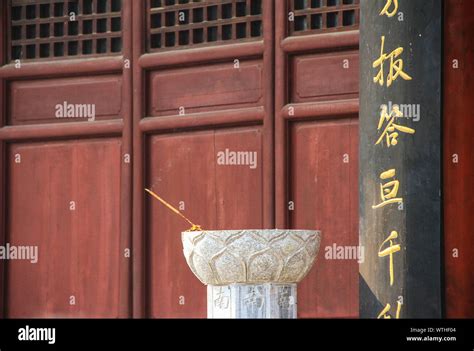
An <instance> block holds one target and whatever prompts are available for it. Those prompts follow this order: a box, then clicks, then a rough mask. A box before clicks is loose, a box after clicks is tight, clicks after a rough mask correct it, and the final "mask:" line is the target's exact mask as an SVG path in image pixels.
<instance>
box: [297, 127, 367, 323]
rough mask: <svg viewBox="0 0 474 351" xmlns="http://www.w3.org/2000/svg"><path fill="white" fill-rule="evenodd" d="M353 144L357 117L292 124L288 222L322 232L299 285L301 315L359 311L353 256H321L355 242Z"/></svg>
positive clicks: (355, 313) (355, 162) (355, 157)
mask: <svg viewBox="0 0 474 351" xmlns="http://www.w3.org/2000/svg"><path fill="white" fill-rule="evenodd" d="M357 148H358V125H357V119H342V120H334V121H317V122H306V123H296V124H295V125H294V126H292V128H291V149H290V155H291V156H290V157H291V161H290V162H291V166H290V167H291V176H290V184H291V185H290V186H291V190H290V191H291V201H293V202H294V204H295V208H294V210H293V211H290V223H291V227H292V228H298V229H319V230H321V231H322V241H321V247H320V251H319V254H318V259H317V262H316V263H315V266H314V267H313V269H312V270H311V271H310V273H309V275H308V276H307V277H306V278H305V279H304V280H303V281H302V282H301V283H300V284H299V286H298V315H299V317H313V318H314V317H332V318H333V317H342V318H346V317H352V318H355V317H357V316H358V302H359V300H358V291H359V290H358V289H359V288H358V264H357V260H355V259H347V258H346V259H341V260H339V259H329V258H327V257H326V256H325V253H326V252H325V251H326V248H328V247H329V248H331V249H332V247H333V246H334V245H336V247H346V246H351V247H356V246H357V245H358V242H359V236H358V196H357V194H358V166H357V165H358V149H357Z"/></svg>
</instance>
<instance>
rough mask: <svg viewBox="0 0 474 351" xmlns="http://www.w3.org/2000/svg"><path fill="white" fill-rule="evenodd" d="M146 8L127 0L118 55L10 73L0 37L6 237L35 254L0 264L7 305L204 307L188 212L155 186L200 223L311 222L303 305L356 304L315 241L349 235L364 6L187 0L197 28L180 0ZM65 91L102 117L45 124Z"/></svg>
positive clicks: (162, 310)
mask: <svg viewBox="0 0 474 351" xmlns="http://www.w3.org/2000/svg"><path fill="white" fill-rule="evenodd" d="M12 1H13V0H12ZM15 1H16V0H15ZM45 2H46V1H45ZM158 3H159V1H152V0H136V1H131V0H123V1H122V4H123V5H122V13H121V18H122V26H121V36H122V43H123V46H122V50H121V52H120V53H115V54H110V55H108V54H107V55H104V57H101V56H100V55H98V56H97V57H96V56H94V55H93V56H91V57H94V59H87V57H84V55H82V54H81V55H79V56H80V57H78V58H71V57H66V58H64V59H61V60H56V59H54V60H49V59H38V60H36V61H35V62H34V63H30V62H31V61H28V60H25V62H24V63H22V68H21V69H16V68H15V67H14V65H13V63H12V62H11V61H10V60H7V57H9V55H7V54H8V53H7V49H6V48H7V43H6V42H5V40H6V39H7V38H5V37H4V36H2V37H1V38H0V40H1V42H0V48H2V49H3V52H2V55H0V57H1V59H2V60H4V61H2V62H0V63H4V64H5V65H3V66H2V67H1V68H0V82H1V84H0V99H1V100H0V101H1V104H0V106H2V109H1V116H2V118H1V119H0V122H1V124H0V141H1V142H0V156H1V157H2V158H0V162H2V164H1V169H2V171H3V170H4V172H2V173H1V174H0V184H2V189H5V192H2V193H1V198H0V200H1V201H0V204H1V206H2V211H0V216H3V215H4V214H6V218H2V217H0V220H2V223H6V225H5V226H2V227H1V229H2V232H1V234H2V235H1V238H2V241H3V242H8V241H15V242H16V241H18V242H20V241H24V242H30V243H39V245H40V255H41V254H42V252H43V254H44V255H45V256H44V259H41V263H39V264H38V265H37V266H31V265H29V264H26V263H24V262H8V263H7V264H6V267H3V268H5V269H3V268H2V270H1V271H0V274H4V275H3V276H1V277H0V278H3V279H2V281H4V282H5V284H3V289H2V293H4V294H5V298H4V299H1V301H2V302H3V303H2V307H3V308H4V310H5V315H6V316H11V317H14V316H25V317H26V316H40V317H41V316H84V317H89V316H93V317H95V316H97V317H126V316H132V315H133V316H135V317H153V318H159V317H204V316H205V313H206V300H205V287H204V286H202V285H201V284H200V283H199V281H198V280H197V279H196V278H195V277H194V276H193V275H192V274H191V272H190V271H189V269H188V267H187V266H186V264H185V261H184V259H183V255H182V251H181V250H182V249H181V239H180V232H181V231H182V230H185V229H187V224H186V223H185V222H183V221H182V220H181V219H180V218H178V217H176V216H175V215H174V214H173V213H171V212H170V211H169V210H167V209H166V208H164V207H163V206H162V205H161V204H159V203H157V202H156V201H154V200H153V199H152V198H150V197H148V196H146V195H145V192H144V190H143V189H144V188H145V187H149V188H151V189H153V190H154V191H156V192H157V193H158V194H159V195H161V196H162V197H164V198H165V199H167V200H168V201H169V202H171V203H172V204H173V205H175V206H180V205H184V210H183V213H184V214H185V215H186V216H188V217H189V218H191V219H192V220H193V221H195V222H197V223H199V224H201V225H202V226H203V227H204V228H206V229H223V228H226V229H235V228H274V227H278V228H284V227H290V228H308V229H321V230H322V232H323V242H322V247H321V253H320V256H319V261H318V263H317V264H316V266H315V268H314V269H313V270H312V271H311V273H310V275H309V276H308V277H307V278H306V279H305V280H304V282H303V283H302V284H301V285H300V287H299V297H298V303H299V315H300V317H357V316H358V287H357V284H358V276H357V272H358V269H357V262H356V261H355V260H326V259H325V258H324V248H325V247H326V246H331V245H333V244H336V245H342V246H346V245H349V246H356V245H357V244H358V234H357V227H358V225H357V223H358V197H357V174H358V170H357V167H358V165H357V157H358V155H357V148H358V145H357V140H358V135H357V123H358V122H357V121H358V53H357V50H358V30H357V28H358V25H357V23H358V18H359V14H358V10H357V9H358V1H357V0H354V1H348V2H345V3H344V4H337V5H336V4H333V2H331V1H330V2H326V1H322V2H321V7H311V6H310V2H305V1H299V0H288V1H272V0H262V2H261V4H262V7H261V8H262V9H263V10H262V11H261V12H259V11H258V8H259V4H260V1H258V0H239V1H230V0H226V1H223V2H220V5H215V4H204V3H203V4H201V3H189V4H188V3H186V4H184V5H183V6H184V7H182V8H181V9H184V11H188V12H187V13H188V14H189V15H190V16H192V17H191V18H192V20H193V21H195V20H196V21H197V23H193V24H189V23H179V25H178V23H177V22H178V18H177V16H178V13H179V11H178V10H179V9H180V7H179V6H181V4H176V6H174V5H173V6H171V5H170V6H171V7H169V8H167V9H166V11H165V10H163V9H162V8H161V7H160V6H159V5H158ZM237 3H239V4H237ZM314 3H316V2H314ZM229 4H231V6H230V7H229V6H228V5H229ZM232 4H233V5H232ZM243 4H244V5H243ZM208 5H209V6H208ZM326 5H327V6H326ZM2 6H3V8H2V12H1V13H2V17H1V20H2V22H1V27H2V29H3V30H2V32H5V33H7V32H8V30H7V28H8V27H9V19H8V18H7V11H6V7H7V4H6V3H5V2H2ZM216 11H217V12H216ZM229 11H230V12H229ZM232 11H234V12H232ZM165 12H167V13H168V12H169V13H171V14H169V15H168V14H167V13H165ZM289 12H293V13H294V14H295V18H294V20H292V21H288V13H289ZM216 13H217V14H221V15H216ZM229 13H230V14H231V18H230V19H229V17H228V16H229ZM216 16H217V17H219V16H222V17H226V19H225V20H224V19H222V21H221V20H219V21H217V20H216V18H217V17H216ZM99 17H100V16H99ZM99 17H97V16H95V17H94V16H93V17H91V18H93V19H94V20H95V19H97V18H99ZM234 17H235V18H234ZM199 18H201V20H200V19H199ZM204 18H206V19H207V21H204ZM213 21H217V22H213ZM208 22H209V23H208ZM80 23H81V24H80V25H79V28H80V29H84V27H85V24H84V23H82V22H80ZM112 34H113V33H112ZM112 34H111V35H112ZM88 38H89V37H88ZM227 39H228V40H229V41H227V42H226V40H227ZM71 40H72V39H71ZM25 43H29V42H25ZM22 45H23V44H22ZM25 45H26V44H25ZM80 45H82V46H80V47H81V48H82V49H83V50H85V48H86V44H85V43H81V44H80ZM94 45H99V44H98V43H97V44H94ZM94 48H96V46H94ZM8 49H10V48H8ZM83 52H84V51H83ZM85 52H87V50H86V51H85ZM68 54H69V52H68ZM86 56H87V55H86ZM236 60H238V67H236V66H235V65H236ZM328 78H330V79H328ZM63 100H68V102H70V103H95V104H96V105H97V120H96V121H94V122H77V121H70V120H68V119H63V120H61V121H57V120H56V119H54V118H52V116H51V114H50V112H49V111H50V110H49V107H48V106H50V105H51V104H54V103H57V102H58V101H59V102H61V101H63ZM25 101H28V103H25ZM132 140H133V142H132ZM132 144H133V145H132ZM132 146H133V147H132ZM225 149H229V150H233V151H251V152H253V151H255V152H257V159H258V165H257V167H256V169H250V168H249V167H248V166H222V165H218V164H217V162H216V156H217V152H219V151H223V150H225ZM132 151H133V157H132V162H131V163H128V162H126V161H125V160H126V159H127V157H126V156H127V155H128V154H132ZM16 154H21V157H22V162H21V163H20V164H16V163H15V159H14V157H15V155H16ZM132 172H133V182H132ZM32 178H33V179H34V181H32ZM41 184H43V186H41ZM132 184H133V186H132ZM132 187H133V189H132ZM70 201H76V203H77V209H76V210H75V211H70V210H69V208H68V206H69V202H70ZM290 201H292V202H293V203H294V210H290V209H289V205H288V204H289V202H290ZM132 204H133V206H132ZM128 248H132V257H131V258H128V257H126V256H125V255H124V252H125V251H126V250H127V249H128ZM1 263H3V262H1ZM4 266H5V265H4ZM24 276H28V277H29V278H28V279H27V280H25V279H23V277H24ZM40 281H41V282H42V283H41V284H40V283H39V282H40ZM58 281H60V282H59V283H58ZM37 286H39V288H35V287H37ZM24 288H27V289H24ZM27 293H28V295H26V294H27ZM71 295H74V297H75V298H76V305H74V306H73V307H72V306H71V305H69V304H68V302H69V300H68V299H69V297H70V296H71ZM22 301H28V303H26V304H25V303H23V304H22V303H21V302H22Z"/></svg>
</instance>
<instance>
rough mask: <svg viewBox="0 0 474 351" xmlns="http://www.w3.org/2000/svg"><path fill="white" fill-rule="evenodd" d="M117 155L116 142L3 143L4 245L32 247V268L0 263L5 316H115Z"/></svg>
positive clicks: (27, 264) (118, 252)
mask: <svg viewBox="0 0 474 351" xmlns="http://www.w3.org/2000/svg"><path fill="white" fill-rule="evenodd" d="M120 149H121V142H120V140H118V139H105V140H80V141H64V142H45V143H18V144H13V145H11V147H10V148H9V152H8V160H9V173H8V189H9V192H8V200H7V203H8V206H7V209H8V210H7V216H8V219H7V221H8V232H7V233H8V236H7V240H8V242H9V243H10V244H11V245H28V246H29V245H33V246H38V262H37V263H35V264H32V263H30V262H29V261H20V260H18V261H15V260H11V261H9V262H8V264H7V284H6V288H7V292H6V299H7V302H8V305H7V306H8V307H7V315H8V317H12V318H16V317H22V318H23V317H35V318H36V317H118V314H119V306H120V305H119V289H120V285H119V284H120V279H119V267H120V260H121V259H123V256H122V252H121V250H120V248H119V243H120V240H119V238H120V177H119V176H117V175H118V174H120V168H121V155H120ZM18 157H21V162H20V163H17V162H15V160H17V158H18ZM71 201H73V202H74V203H71ZM71 296H74V299H75V305H71V304H70V302H71V301H70V298H71Z"/></svg>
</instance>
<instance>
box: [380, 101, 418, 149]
mask: <svg viewBox="0 0 474 351" xmlns="http://www.w3.org/2000/svg"><path fill="white" fill-rule="evenodd" d="M400 117H403V114H402V112H401V111H400V108H399V107H398V105H393V107H392V111H390V114H388V113H387V105H382V111H381V113H380V119H379V125H378V127H377V130H380V129H381V128H382V127H383V125H384V123H385V122H387V125H386V126H385V129H384V131H383V133H382V135H381V136H380V138H379V139H378V140H377V142H376V143H375V145H378V144H380V143H381V142H382V141H383V139H384V138H385V141H386V143H387V147H390V146H395V145H397V144H398V140H397V138H398V132H397V130H398V131H399V132H402V133H407V134H415V130H414V129H412V128H408V127H404V126H401V125H399V124H396V123H395V119H396V118H400Z"/></svg>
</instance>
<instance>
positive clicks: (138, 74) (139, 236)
mask: <svg viewBox="0 0 474 351" xmlns="http://www.w3.org/2000/svg"><path fill="white" fill-rule="evenodd" d="M143 5H144V2H143V0H136V1H133V10H132V16H133V30H132V31H133V34H132V37H133V62H134V65H133V101H134V103H133V244H132V245H133V250H132V257H133V273H132V274H133V316H134V317H135V318H143V317H145V313H146V309H145V308H146V306H145V301H146V275H147V273H146V271H145V270H146V265H145V254H144V249H145V247H144V241H145V238H144V231H143V218H144V216H143V201H144V196H143V195H144V190H143V187H144V184H143V177H144V168H143V167H144V166H143V157H144V156H143V135H142V133H141V131H140V129H139V128H138V124H139V122H140V120H141V118H142V116H143V111H144V110H143V106H144V99H143V83H144V82H143V70H142V68H141V67H140V66H139V65H138V58H139V57H140V55H141V54H142V53H143V45H142V42H143V40H142V31H143V29H144V26H143V15H144V13H143V11H144V7H143Z"/></svg>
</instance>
